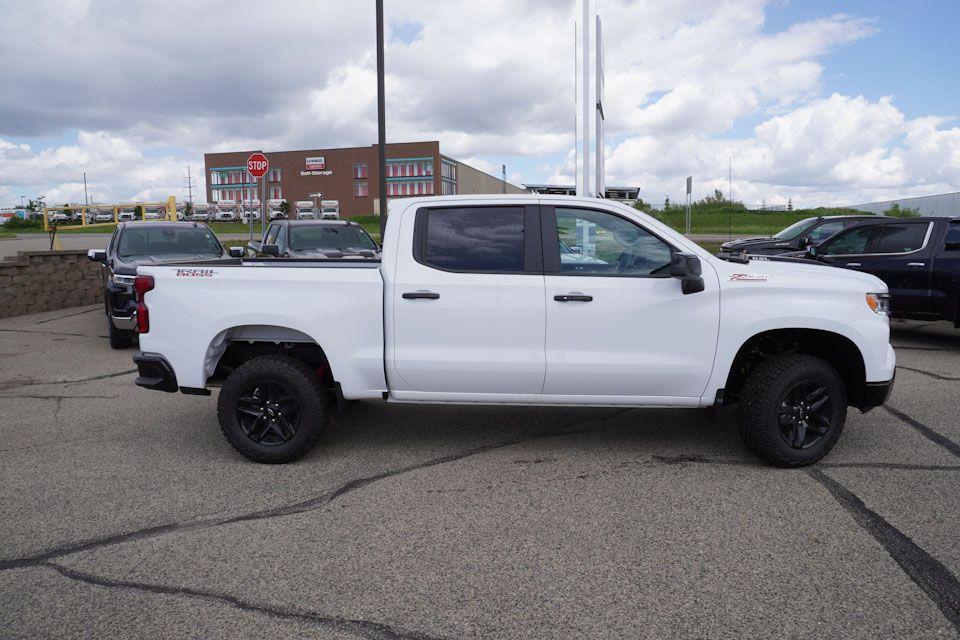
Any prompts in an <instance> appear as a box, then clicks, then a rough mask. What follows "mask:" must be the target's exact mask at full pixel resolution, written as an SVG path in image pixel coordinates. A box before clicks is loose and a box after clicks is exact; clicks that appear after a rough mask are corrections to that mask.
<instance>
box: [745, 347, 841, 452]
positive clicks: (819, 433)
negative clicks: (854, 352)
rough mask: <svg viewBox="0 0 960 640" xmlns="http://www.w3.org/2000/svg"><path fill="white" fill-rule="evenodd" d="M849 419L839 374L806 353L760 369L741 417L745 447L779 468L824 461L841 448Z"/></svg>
mask: <svg viewBox="0 0 960 640" xmlns="http://www.w3.org/2000/svg"><path fill="white" fill-rule="evenodd" d="M846 418H847V397H846V389H845V387H844V384H843V381H842V380H841V379H840V376H839V375H838V374H837V371H836V369H834V368H833V367H832V366H831V365H830V364H828V363H827V362H825V361H823V360H821V359H820V358H815V357H813V356H807V355H801V354H784V355H780V356H775V357H772V358H770V359H769V360H766V361H764V362H763V363H761V364H760V365H759V366H757V368H756V369H755V370H754V371H753V372H752V373H751V374H750V376H749V377H748V378H747V381H746V383H745V384H744V385H743V389H742V390H741V392H740V406H739V409H738V412H737V424H738V427H739V430H740V438H741V439H742V440H743V443H744V445H746V447H747V449H749V450H750V451H752V452H753V453H754V454H756V455H757V456H759V457H760V458H762V459H763V460H765V461H767V462H769V463H770V464H772V465H774V466H777V467H803V466H806V465H810V464H813V463H815V462H816V461H818V460H820V459H821V458H822V457H824V456H825V455H827V454H828V453H829V452H830V450H831V449H833V446H834V445H835V444H836V443H837V440H838V439H839V438H840V433H841V432H842V431H843V424H844V422H845V421H846Z"/></svg>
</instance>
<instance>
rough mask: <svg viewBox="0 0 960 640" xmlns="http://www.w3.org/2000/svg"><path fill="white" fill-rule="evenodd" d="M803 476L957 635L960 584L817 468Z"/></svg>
mask: <svg viewBox="0 0 960 640" xmlns="http://www.w3.org/2000/svg"><path fill="white" fill-rule="evenodd" d="M806 473H807V475H808V476H810V477H811V478H813V479H814V480H816V481H817V482H819V483H820V484H821V485H822V486H823V487H824V488H825V489H826V490H827V491H828V492H829V493H830V495H832V496H833V498H834V499H835V500H836V501H837V502H838V503H839V504H840V506H841V507H842V508H843V509H844V510H845V511H846V512H847V513H848V514H849V515H850V517H851V518H853V521H854V522H855V523H856V524H857V525H858V526H859V527H860V528H861V529H863V530H864V531H866V532H867V533H869V534H870V535H871V536H872V537H873V539H874V540H876V541H877V542H878V543H879V544H880V546H882V547H883V548H884V550H885V551H886V552H887V554H889V555H890V557H891V558H893V560H894V562H896V563H897V564H898V565H900V568H901V569H903V571H904V573H906V574H907V576H908V577H909V578H910V579H911V580H912V581H913V583H914V584H916V585H917V586H918V587H920V589H921V590H922V591H923V592H924V593H925V594H926V595H927V597H928V598H930V600H931V601H932V602H933V603H934V604H935V605H937V608H938V609H940V612H941V613H942V614H943V616H944V617H945V618H946V619H947V620H949V621H950V623H951V624H953V627H954V629H956V630H957V631H958V632H960V581H958V580H957V577H956V576H955V575H953V573H951V572H950V570H949V569H947V568H946V567H945V566H943V564H941V563H940V561H938V560H937V559H936V558H934V557H933V556H931V555H930V554H929V553H927V552H926V551H924V550H923V548H922V547H920V546H919V545H918V544H917V543H915V542H914V541H913V540H911V539H910V537H909V536H907V535H906V534H905V533H903V532H902V531H900V530H899V529H897V528H896V527H895V526H893V525H892V524H890V523H889V522H887V520H886V519H885V518H884V517H883V516H881V515H880V514H879V513H877V512H876V511H874V510H872V509H871V508H870V507H868V506H867V505H866V504H865V503H864V502H863V500H861V499H860V498H859V497H858V496H857V495H856V494H855V493H854V492H852V491H851V490H850V489H848V488H847V487H845V486H844V485H843V484H841V483H840V482H838V481H837V480H834V479H833V478H831V477H830V476H828V475H827V474H825V473H823V472H822V471H820V470H818V469H806Z"/></svg>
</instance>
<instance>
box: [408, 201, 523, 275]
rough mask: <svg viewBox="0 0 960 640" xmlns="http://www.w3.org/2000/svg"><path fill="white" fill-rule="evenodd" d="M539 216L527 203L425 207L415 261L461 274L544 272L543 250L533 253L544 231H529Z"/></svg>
mask: <svg viewBox="0 0 960 640" xmlns="http://www.w3.org/2000/svg"><path fill="white" fill-rule="evenodd" d="M531 209H533V212H532V213H531ZM535 216H536V207H525V206H522V205H517V206H493V207H451V208H437V209H421V210H420V211H418V212H417V229H416V231H415V238H416V240H415V242H414V258H415V259H416V260H417V262H420V263H421V264H423V265H425V266H428V267H433V268H435V269H440V270H443V271H454V272H459V273H533V272H539V269H540V265H539V261H538V260H536V259H535V258H537V257H538V256H536V255H534V254H537V253H539V252H538V251H533V250H531V248H532V247H531V240H533V241H538V240H539V238H537V237H536V236H535V235H534V234H539V228H537V229H530V228H529V227H530V226H531V222H534V221H535ZM531 231H532V233H531ZM534 246H535V245H534Z"/></svg>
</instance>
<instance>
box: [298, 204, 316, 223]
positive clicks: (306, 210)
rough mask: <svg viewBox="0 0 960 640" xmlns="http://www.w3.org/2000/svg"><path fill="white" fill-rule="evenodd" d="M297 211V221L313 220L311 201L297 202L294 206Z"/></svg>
mask: <svg viewBox="0 0 960 640" xmlns="http://www.w3.org/2000/svg"><path fill="white" fill-rule="evenodd" d="M294 206H295V207H296V211H297V220H313V219H314V217H315V216H314V214H313V201H312V200H297V202H296V204H295V205H294Z"/></svg>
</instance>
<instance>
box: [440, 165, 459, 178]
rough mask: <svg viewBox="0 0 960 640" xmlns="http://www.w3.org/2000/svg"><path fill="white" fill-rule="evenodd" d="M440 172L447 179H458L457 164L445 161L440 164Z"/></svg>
mask: <svg viewBox="0 0 960 640" xmlns="http://www.w3.org/2000/svg"><path fill="white" fill-rule="evenodd" d="M440 172H441V174H442V175H443V177H444V178H446V179H447V180H456V179H457V165H455V164H453V163H450V162H444V163H442V164H441V165H440Z"/></svg>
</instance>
